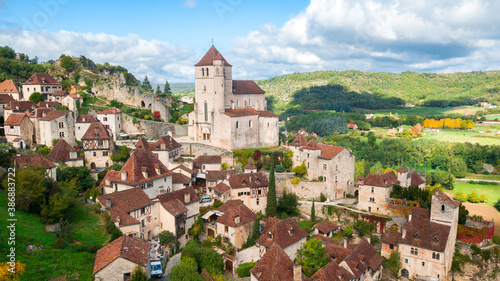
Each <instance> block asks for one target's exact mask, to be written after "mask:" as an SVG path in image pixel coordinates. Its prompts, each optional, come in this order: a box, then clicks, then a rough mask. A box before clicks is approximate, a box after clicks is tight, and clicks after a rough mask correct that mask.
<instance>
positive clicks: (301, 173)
mask: <svg viewBox="0 0 500 281" xmlns="http://www.w3.org/2000/svg"><path fill="white" fill-rule="evenodd" d="M290 171H291V172H292V173H295V174H297V175H299V176H304V175H306V174H307V168H306V164H305V161H304V162H302V165H300V166H297V167H294V168H293V169H292V170H290Z"/></svg>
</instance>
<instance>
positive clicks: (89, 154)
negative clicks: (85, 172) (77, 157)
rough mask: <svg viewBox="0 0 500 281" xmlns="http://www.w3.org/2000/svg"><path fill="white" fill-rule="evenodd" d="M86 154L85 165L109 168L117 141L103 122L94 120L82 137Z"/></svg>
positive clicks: (93, 167) (92, 167) (94, 167)
mask: <svg viewBox="0 0 500 281" xmlns="http://www.w3.org/2000/svg"><path fill="white" fill-rule="evenodd" d="M81 140H82V144H83V151H84V154H85V166H87V167H88V168H90V169H98V168H107V167H109V165H111V154H112V153H113V152H114V150H115V143H114V141H113V138H112V137H111V135H110V133H109V131H108V130H106V129H105V128H104V126H103V125H102V123H101V122H94V123H91V125H90V126H89V127H88V129H87V131H86V132H85V134H84V135H83V136H82V138H81Z"/></svg>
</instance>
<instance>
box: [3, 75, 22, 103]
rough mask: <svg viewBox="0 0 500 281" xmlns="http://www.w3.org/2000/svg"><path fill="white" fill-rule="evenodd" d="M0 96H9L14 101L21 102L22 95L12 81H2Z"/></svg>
mask: <svg viewBox="0 0 500 281" xmlns="http://www.w3.org/2000/svg"><path fill="white" fill-rule="evenodd" d="M0 96H10V97H12V98H13V99H14V100H22V99H23V94H22V93H21V91H20V90H19V86H17V85H16V83H15V82H14V81H13V80H9V79H7V80H4V81H3V82H2V83H0Z"/></svg>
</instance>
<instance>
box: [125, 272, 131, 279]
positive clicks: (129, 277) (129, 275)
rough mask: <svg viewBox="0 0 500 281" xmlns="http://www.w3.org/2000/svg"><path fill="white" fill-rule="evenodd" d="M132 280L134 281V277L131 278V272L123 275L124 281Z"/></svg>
mask: <svg viewBox="0 0 500 281" xmlns="http://www.w3.org/2000/svg"><path fill="white" fill-rule="evenodd" d="M130 280H132V276H131V274H130V272H129V273H124V274H123V281H130Z"/></svg>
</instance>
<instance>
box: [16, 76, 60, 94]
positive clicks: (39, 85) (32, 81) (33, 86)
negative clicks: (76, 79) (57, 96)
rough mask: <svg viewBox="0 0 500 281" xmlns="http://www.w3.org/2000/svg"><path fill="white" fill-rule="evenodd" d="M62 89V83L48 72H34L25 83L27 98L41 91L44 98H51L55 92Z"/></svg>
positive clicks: (24, 89) (24, 91)
mask: <svg viewBox="0 0 500 281" xmlns="http://www.w3.org/2000/svg"><path fill="white" fill-rule="evenodd" d="M61 90H62V84H61V83H59V82H57V80H56V79H54V77H52V76H50V75H49V74H46V73H34V74H33V75H31V77H30V78H28V80H26V82H24V83H23V93H24V94H25V97H24V98H25V99H29V97H30V96H31V95H32V94H33V93H35V92H39V93H40V94H42V97H43V99H44V100H50V99H52V94H53V93H54V92H57V91H61Z"/></svg>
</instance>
